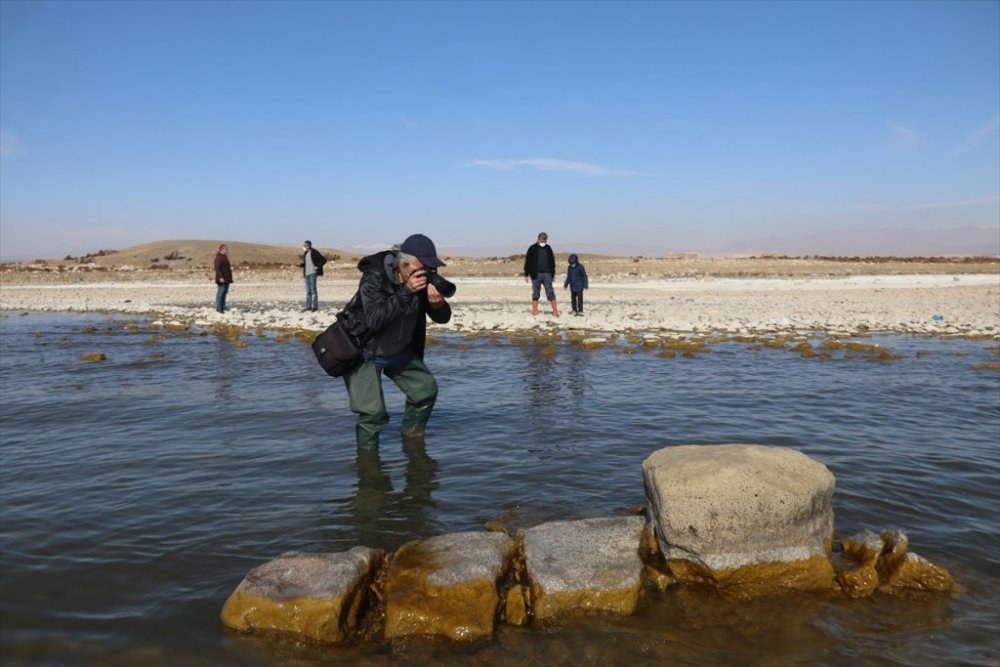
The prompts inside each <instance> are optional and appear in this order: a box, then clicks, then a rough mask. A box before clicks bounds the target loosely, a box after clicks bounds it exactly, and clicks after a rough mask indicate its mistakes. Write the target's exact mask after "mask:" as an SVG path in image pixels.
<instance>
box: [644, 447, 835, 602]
mask: <svg viewBox="0 0 1000 667" xmlns="http://www.w3.org/2000/svg"><path fill="white" fill-rule="evenodd" d="M642 471H643V478H644V481H645V485H646V495H647V496H648V499H649V503H650V510H651V512H652V516H653V521H654V525H655V528H656V535H657V541H658V543H659V546H660V550H661V551H662V553H663V556H664V559H665V561H666V564H667V566H668V567H669V569H670V570H671V572H672V573H673V574H674V576H676V577H677V578H678V579H680V580H682V581H684V580H689V581H701V582H711V583H715V584H719V585H725V586H730V585H732V586H741V587H744V588H749V589H753V591H754V592H765V591H766V590H767V589H769V588H792V589H797V590H813V589H823V588H827V589H829V588H831V587H832V586H833V577H834V572H833V564H832V561H831V558H830V548H831V545H832V539H833V509H832V506H831V498H832V496H833V489H834V477H833V474H832V473H831V472H830V471H829V469H828V468H827V467H826V466H825V465H823V464H822V463H819V462H818V461H815V460H813V459H811V458H809V457H808V456H806V455H805V454H802V453H801V452H798V451H795V450H792V449H786V448H782V447H765V446H761V445H740V444H730V445H683V446H677V447H667V448H664V449H660V450H658V451H656V452H654V453H653V454H652V455H651V456H649V458H647V459H646V460H645V461H644V462H643V464H642Z"/></svg>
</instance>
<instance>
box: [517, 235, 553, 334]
mask: <svg viewBox="0 0 1000 667" xmlns="http://www.w3.org/2000/svg"><path fill="white" fill-rule="evenodd" d="M555 273H556V256H555V254H554V253H553V252H552V246H550V245H549V235H548V234H546V233H545V232H542V233H541V234H539V235H538V241H537V242H536V243H534V244H532V245H531V247H529V248H528V251H527V252H526V253H524V282H528V279H529V278H530V279H531V314H532V315H538V297H539V296H541V291H542V287H543V286H544V287H545V298H546V299H548V300H549V305H550V306H552V314H553V315H554V316H555V317H559V308H558V307H557V306H556V291H555V290H554V289H552V278H553V277H554V276H555Z"/></svg>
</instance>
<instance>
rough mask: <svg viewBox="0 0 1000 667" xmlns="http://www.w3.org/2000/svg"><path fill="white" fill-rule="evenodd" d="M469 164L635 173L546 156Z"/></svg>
mask: <svg viewBox="0 0 1000 667" xmlns="http://www.w3.org/2000/svg"><path fill="white" fill-rule="evenodd" d="M469 165H470V166H473V167H484V168H486V169H499V170H500V171H514V170H516V169H520V168H521V167H529V168H531V169H537V170H538V171H566V172H572V173H577V174H584V175H586V176H632V175H634V174H635V172H634V171H627V170H622V169H608V168H607V167H602V166H600V165H597V164H591V163H589V162H572V161H570V160H556V159H553V158H546V157H529V158H504V159H500V160H472V161H470V162H469Z"/></svg>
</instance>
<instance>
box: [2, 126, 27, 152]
mask: <svg viewBox="0 0 1000 667" xmlns="http://www.w3.org/2000/svg"><path fill="white" fill-rule="evenodd" d="M23 148H24V144H23V142H22V141H21V137H19V136H17V135H16V134H15V133H13V132H8V131H7V130H2V131H0V157H11V156H14V155H18V154H20V153H21V152H22V150H23Z"/></svg>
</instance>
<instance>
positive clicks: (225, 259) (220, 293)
mask: <svg viewBox="0 0 1000 667" xmlns="http://www.w3.org/2000/svg"><path fill="white" fill-rule="evenodd" d="M232 284H233V267H232V265H231V264H230V263H229V246H227V245H226V244H225V243H223V244H222V245H220V246H219V251H218V252H217V253H215V285H216V290H215V310H216V311H217V312H220V313H224V312H226V295H227V294H229V286H230V285H232Z"/></svg>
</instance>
